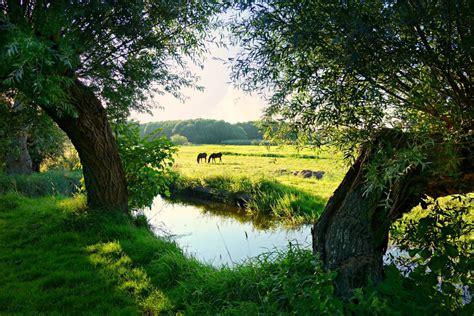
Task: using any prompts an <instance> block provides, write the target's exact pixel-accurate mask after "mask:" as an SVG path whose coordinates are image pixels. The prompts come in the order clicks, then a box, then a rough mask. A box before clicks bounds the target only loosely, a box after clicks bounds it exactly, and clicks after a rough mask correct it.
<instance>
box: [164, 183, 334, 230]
mask: <svg viewBox="0 0 474 316" xmlns="http://www.w3.org/2000/svg"><path fill="white" fill-rule="evenodd" d="M170 192H171V196H172V197H175V198H178V199H179V198H180V197H186V198H189V197H194V198H199V199H203V200H208V201H215V202H220V203H224V204H227V205H230V206H234V207H239V208H240V209H241V210H243V211H244V212H245V213H246V214H247V216H248V217H249V218H251V219H254V220H257V221H258V219H259V218H262V217H264V218H266V219H267V222H268V223H269V224H271V223H273V224H275V225H276V224H283V225H285V226H288V227H297V226H299V225H302V224H311V223H314V221H315V220H316V219H317V218H318V217H319V215H321V213H322V211H323V209H324V206H325V205H326V202H327V200H325V199H323V198H320V197H318V196H314V195H311V194H309V193H306V192H304V191H301V190H298V189H295V188H293V187H291V186H287V185H283V184H281V183H279V182H278V181H276V180H269V179H265V178H256V177H254V178H249V177H237V176H211V177H199V178H189V177H185V176H183V175H181V174H176V175H175V177H174V180H173V184H172V185H171V188H170Z"/></svg>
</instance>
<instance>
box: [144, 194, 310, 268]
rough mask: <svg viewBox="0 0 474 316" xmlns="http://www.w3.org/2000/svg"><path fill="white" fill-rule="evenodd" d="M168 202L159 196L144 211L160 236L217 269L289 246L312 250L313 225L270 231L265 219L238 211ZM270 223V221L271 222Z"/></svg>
mask: <svg viewBox="0 0 474 316" xmlns="http://www.w3.org/2000/svg"><path fill="white" fill-rule="evenodd" d="M192 202H193V204H192V205H191V204H190V201H186V203H182V202H180V201H173V202H171V201H166V200H164V199H163V198H162V197H160V196H158V197H156V198H155V200H154V202H153V206H152V207H151V208H150V209H147V210H145V211H144V213H145V215H146V216H147V218H148V220H149V221H150V223H151V225H152V227H153V229H154V232H155V233H156V234H157V235H160V236H163V234H168V235H169V234H171V236H172V238H173V239H174V240H175V241H176V242H177V243H178V245H179V246H180V247H181V248H183V249H184V250H185V251H186V252H187V253H189V254H191V255H193V256H194V257H196V258H197V259H198V260H200V261H203V262H208V263H211V264H212V265H214V266H222V265H233V264H235V263H240V262H242V261H244V260H245V259H248V258H250V257H255V256H258V255H260V254H262V253H264V252H268V251H269V250H274V249H280V250H284V249H286V248H287V247H288V245H289V243H290V242H291V243H298V244H299V245H301V246H302V247H304V248H308V249H309V248H310V247H311V231H310V226H309V225H304V226H302V227H299V228H298V229H293V230H290V229H286V228H283V227H270V226H273V225H268V223H267V224H265V220H264V219H260V220H258V221H250V219H249V218H248V216H246V215H245V213H244V212H242V211H240V210H239V209H237V208H233V207H229V206H225V205H222V204H216V203H205V202H202V201H199V200H193V201H192ZM267 222H268V221H267Z"/></svg>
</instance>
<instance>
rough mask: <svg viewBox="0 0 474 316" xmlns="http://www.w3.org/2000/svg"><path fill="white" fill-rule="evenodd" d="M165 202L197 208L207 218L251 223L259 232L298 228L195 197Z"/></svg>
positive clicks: (263, 215) (175, 198)
mask: <svg viewBox="0 0 474 316" xmlns="http://www.w3.org/2000/svg"><path fill="white" fill-rule="evenodd" d="M167 200H168V201H171V202H172V203H177V204H182V205H192V206H195V207H197V208H199V209H200V210H201V212H202V213H203V214H205V215H208V216H209V217H211V216H219V217H223V218H225V219H233V220H236V221H238V222H239V223H242V224H245V223H251V224H252V226H253V227H254V228H255V229H256V230H259V231H266V230H276V229H282V228H284V229H286V230H296V229H297V228H298V226H290V225H284V224H282V223H281V222H278V221H277V220H276V219H275V218H273V217H271V216H268V215H265V214H259V213H257V212H249V211H246V210H245V209H244V208H242V207H238V206H232V205H228V204H223V203H218V202H213V201H208V200H203V199H199V198H195V197H181V196H180V197H174V198H172V199H167Z"/></svg>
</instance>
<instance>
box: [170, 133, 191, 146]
mask: <svg viewBox="0 0 474 316" xmlns="http://www.w3.org/2000/svg"><path fill="white" fill-rule="evenodd" d="M170 140H171V142H172V143H173V144H175V145H186V144H189V141H188V139H187V137H186V136H183V135H179V134H174V135H173V136H171V138H170Z"/></svg>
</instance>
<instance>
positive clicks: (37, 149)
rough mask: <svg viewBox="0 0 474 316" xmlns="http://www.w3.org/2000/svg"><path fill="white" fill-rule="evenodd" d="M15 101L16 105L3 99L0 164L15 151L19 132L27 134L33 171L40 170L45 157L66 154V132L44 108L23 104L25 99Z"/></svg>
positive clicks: (50, 158)
mask: <svg viewBox="0 0 474 316" xmlns="http://www.w3.org/2000/svg"><path fill="white" fill-rule="evenodd" d="M0 99H1V98H0ZM12 101H13V100H12ZM15 101H16V103H15V104H13V105H12V104H11V103H10V102H2V100H0V166H1V161H2V160H3V159H4V156H5V155H6V154H9V153H10V152H11V150H12V149H11V148H12V144H11V142H12V141H15V137H16V136H17V135H19V134H25V135H26V136H27V141H28V143H27V145H28V153H29V154H30V157H31V160H32V163H33V171H36V172H38V171H40V170H39V169H40V166H41V164H42V163H43V162H44V161H45V160H54V159H57V158H59V157H61V156H62V155H63V151H64V143H65V141H66V135H65V134H64V133H63V132H62V131H61V130H60V129H59V127H58V126H57V125H56V124H55V123H54V122H53V121H52V120H51V119H50V118H49V117H48V116H47V115H46V114H45V113H44V112H43V111H42V110H41V109H39V108H38V107H36V106H31V105H24V104H22V101H24V100H22V99H21V98H17V100H15Z"/></svg>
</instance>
